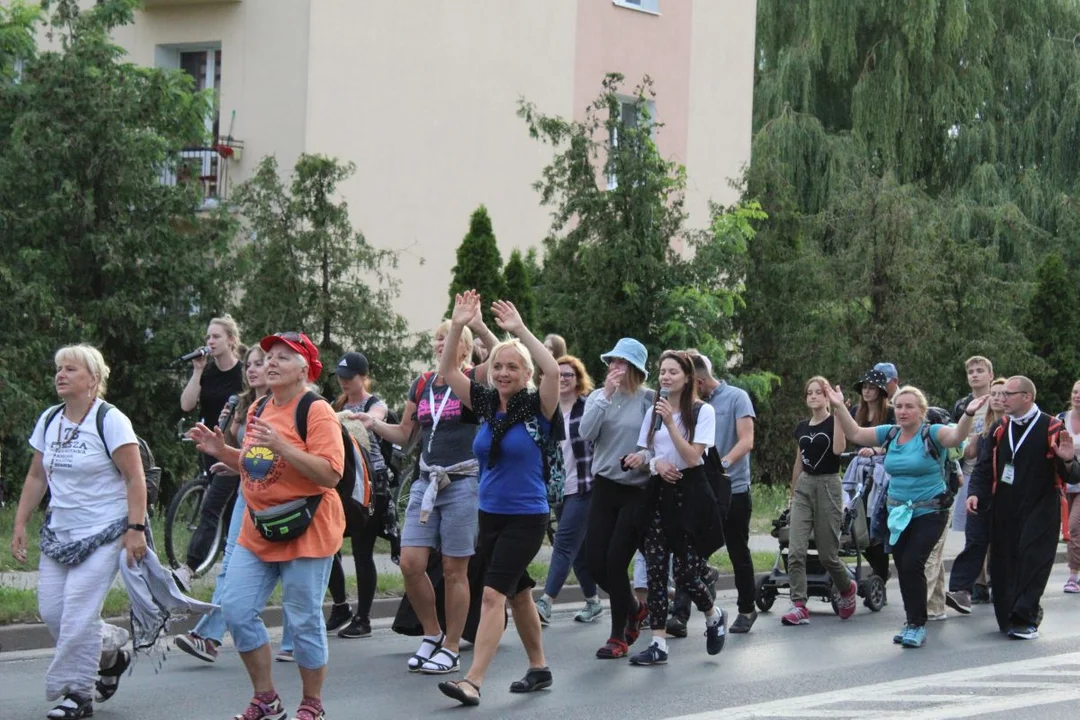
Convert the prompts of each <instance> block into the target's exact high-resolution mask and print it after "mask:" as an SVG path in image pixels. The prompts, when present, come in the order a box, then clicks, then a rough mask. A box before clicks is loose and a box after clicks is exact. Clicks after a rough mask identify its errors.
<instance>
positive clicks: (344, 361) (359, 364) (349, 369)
mask: <svg viewBox="0 0 1080 720" xmlns="http://www.w3.org/2000/svg"><path fill="white" fill-rule="evenodd" d="M334 372H335V373H337V375H338V377H343V378H345V379H346V380H347V379H349V378H353V377H356V376H357V375H367V374H368V361H367V358H366V357H364V356H363V355H362V354H361V353H358V352H349V353H345V355H344V356H343V357H342V358H341V359H340V360H338V364H337V367H336V368H334Z"/></svg>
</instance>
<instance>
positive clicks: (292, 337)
mask: <svg viewBox="0 0 1080 720" xmlns="http://www.w3.org/2000/svg"><path fill="white" fill-rule="evenodd" d="M274 337H279V338H281V339H282V340H286V341H288V342H294V343H297V344H299V345H300V347H307V343H305V342H304V336H303V335H301V334H300V333H298V332H279V333H274Z"/></svg>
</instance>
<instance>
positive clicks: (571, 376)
mask: <svg viewBox="0 0 1080 720" xmlns="http://www.w3.org/2000/svg"><path fill="white" fill-rule="evenodd" d="M559 377H561V378H565V379H566V380H573V379H574V378H576V377H577V373H572V372H561V373H559Z"/></svg>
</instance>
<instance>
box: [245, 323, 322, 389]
mask: <svg viewBox="0 0 1080 720" xmlns="http://www.w3.org/2000/svg"><path fill="white" fill-rule="evenodd" d="M278 343H282V344H284V345H288V346H289V348H290V349H291V350H293V351H294V352H297V353H299V354H300V355H301V357H303V358H304V359H305V360H307V366H308V372H307V375H308V377H307V379H308V382H315V381H316V380H318V379H319V376H320V375H322V363H321V362H319V348H317V347H315V343H313V342H311V338H309V337H308V336H307V335H305V334H304V333H298V332H281V333H274V334H273V335H267V336H266V337H264V338H263V339H262V340H260V341H259V347H261V348H262V349H263V350H264V351H269V350H270V348H272V347H273V346H274V345H276V344H278Z"/></svg>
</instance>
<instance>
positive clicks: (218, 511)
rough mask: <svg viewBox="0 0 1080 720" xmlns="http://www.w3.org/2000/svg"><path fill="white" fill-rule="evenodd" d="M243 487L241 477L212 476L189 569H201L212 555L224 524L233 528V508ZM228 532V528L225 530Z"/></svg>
mask: <svg viewBox="0 0 1080 720" xmlns="http://www.w3.org/2000/svg"><path fill="white" fill-rule="evenodd" d="M239 487H240V476H239V475H222V474H220V473H219V474H217V475H211V476H210V484H209V485H208V486H207V487H206V495H205V496H204V497H203V502H202V507H201V508H200V509H199V524H198V525H197V526H196V527H195V532H193V533H192V534H191V539H190V540H188V546H187V566H188V567H189V568H191V569H192V570H194V569H196V568H198V567H199V566H200V565H202V564H203V563H204V562H206V558H207V556H208V555H210V547H211V546H212V545H213V544H214V538H216V537H217V534H218V532H220V525H221V523H225V525H228V524H229V518H230V517H231V516H232V506H233V503H234V502H236V491H237V488H239ZM225 529H226V531H228V528H227V527H226V528H225Z"/></svg>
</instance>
